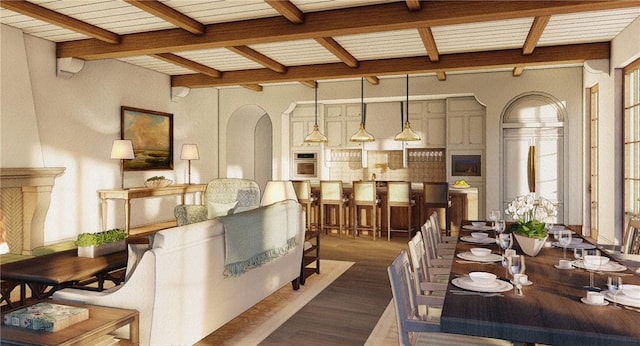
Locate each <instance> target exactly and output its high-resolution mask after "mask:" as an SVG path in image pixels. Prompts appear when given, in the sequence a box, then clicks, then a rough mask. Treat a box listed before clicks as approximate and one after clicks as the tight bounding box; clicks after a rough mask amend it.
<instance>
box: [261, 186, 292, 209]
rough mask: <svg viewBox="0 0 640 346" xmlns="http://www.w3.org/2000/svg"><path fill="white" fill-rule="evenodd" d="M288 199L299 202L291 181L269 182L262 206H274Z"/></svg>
mask: <svg viewBox="0 0 640 346" xmlns="http://www.w3.org/2000/svg"><path fill="white" fill-rule="evenodd" d="M287 199H293V200H295V201H297V200H298V196H297V195H296V190H295V189H294V188H293V183H292V182H291V181H289V180H271V181H268V182H267V186H266V187H265V188H264V194H263V195H262V201H260V206H265V205H269V204H273V203H276V202H280V201H284V200H287Z"/></svg>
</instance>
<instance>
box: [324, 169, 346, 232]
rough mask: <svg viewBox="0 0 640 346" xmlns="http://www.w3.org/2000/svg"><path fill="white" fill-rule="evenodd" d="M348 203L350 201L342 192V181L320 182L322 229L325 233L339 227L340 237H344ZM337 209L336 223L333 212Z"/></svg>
mask: <svg viewBox="0 0 640 346" xmlns="http://www.w3.org/2000/svg"><path fill="white" fill-rule="evenodd" d="M348 203H349V199H348V198H346V197H345V196H344V193H343V190H342V181H340V180H321V181H320V229H321V230H324V231H325V233H328V232H327V231H328V230H329V229H332V228H336V227H338V236H340V237H342V230H343V229H344V230H345V231H346V232H347V234H348V232H349V231H348V229H347V228H346V227H345V223H346V220H348V212H349V208H348ZM336 209H337V215H335V216H336V222H332V221H333V218H332V213H331V211H332V210H334V211H335V210H336Z"/></svg>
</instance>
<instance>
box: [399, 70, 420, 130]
mask: <svg viewBox="0 0 640 346" xmlns="http://www.w3.org/2000/svg"><path fill="white" fill-rule="evenodd" d="M400 118H402V119H404V115H403V113H402V104H401V105H400ZM394 139H395V140H396V141H419V140H420V136H418V134H417V133H415V132H413V130H411V123H409V75H407V121H406V122H405V123H404V129H403V130H402V132H400V133H398V134H397V135H396V137H395V138H394Z"/></svg>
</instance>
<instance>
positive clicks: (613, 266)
mask: <svg viewBox="0 0 640 346" xmlns="http://www.w3.org/2000/svg"><path fill="white" fill-rule="evenodd" d="M571 265H573V266H574V267H576V268H580V269H587V268H586V267H585V266H584V262H582V260H577V261H571ZM594 270H595V271H601V272H623V271H625V270H627V267H625V266H623V265H622V264H620V263H618V262H613V261H609V262H608V263H607V264H605V265H601V266H600V267H598V269H594Z"/></svg>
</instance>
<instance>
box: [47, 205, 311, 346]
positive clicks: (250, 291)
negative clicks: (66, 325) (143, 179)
mask: <svg viewBox="0 0 640 346" xmlns="http://www.w3.org/2000/svg"><path fill="white" fill-rule="evenodd" d="M247 224H254V225H255V226H253V227H250V228H251V232H253V234H255V237H254V239H261V240H262V239H263V238H266V237H267V234H268V233H270V234H275V235H278V236H279V235H280V234H286V236H285V237H280V238H288V239H285V242H288V245H289V248H288V251H287V249H284V250H283V249H278V250H277V251H272V255H273V256H271V258H269V259H264V258H263V259H261V264H260V263H257V264H256V263H253V264H252V265H249V266H247V267H246V268H243V270H241V271H240V273H235V274H234V275H229V273H228V272H227V269H228V268H229V263H225V261H226V260H227V259H228V257H229V256H227V253H232V252H234V251H230V250H229V249H230V245H229V244H227V240H231V239H232V236H231V235H232V234H233V232H232V231H231V230H232V228H230V226H231V225H234V226H235V227H236V228H238V227H240V228H247V227H244V226H243V225H247ZM261 225H266V226H261ZM274 225H276V226H274ZM262 228H269V229H267V230H261V229H262ZM235 231H236V230H234V232H235ZM240 232H247V229H244V230H240ZM278 232H280V233H278ZM241 236H243V235H242V233H241ZM290 237H291V238H293V239H291V238H290ZM245 238H247V237H246V236H245ZM303 243H304V214H303V212H302V207H301V206H300V204H299V203H298V202H297V201H293V200H286V201H282V202H277V203H274V204H271V205H268V206H264V207H259V208H256V209H253V210H250V211H246V212H244V213H239V214H233V215H228V216H224V217H219V218H215V219H211V220H205V221H201V222H197V223H192V224H189V225H185V226H178V227H175V228H170V229H166V230H162V231H159V232H158V233H156V234H155V235H154V236H153V237H152V239H151V242H150V244H148V245H146V246H147V247H148V249H145V250H144V251H142V252H141V253H136V252H135V251H134V249H135V248H134V247H133V246H130V249H129V253H130V257H129V259H128V261H129V263H128V269H127V270H129V271H131V272H127V276H126V280H125V282H124V284H122V285H119V286H116V287H114V288H110V289H108V290H106V291H102V292H94V291H86V290H80V289H72V288H66V289H62V290H59V291H57V292H55V293H54V294H53V299H54V300H56V301H67V302H77V303H85V304H93V305H103V306H110V307H118V308H125V309H135V310H138V311H139V313H140V328H139V331H140V342H141V344H142V345H191V344H194V343H196V342H197V341H199V340H201V339H202V338H204V337H205V336H207V335H209V334H211V333H212V332H213V331H215V330H216V329H218V328H219V327H221V326H222V325H224V324H225V323H227V322H228V321H230V320H231V319H233V318H235V317H236V316H238V315H239V314H241V313H242V312H244V311H245V310H247V309H249V308H250V307H252V306H253V305H255V304H256V303H258V302H260V301H261V300H262V299H264V298H265V297H267V296H269V295H270V294H272V293H274V292H275V291H277V290H278V289H280V288H282V287H283V286H285V285H287V284H288V283H289V282H291V283H292V285H293V288H294V289H298V288H299V275H300V264H301V261H302V251H303ZM131 245H134V244H131ZM242 245H245V244H242ZM240 248H242V247H240ZM235 252H237V251H235ZM236 269H237V268H236ZM119 332H120V333H122V334H124V335H126V333H127V330H119Z"/></svg>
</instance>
